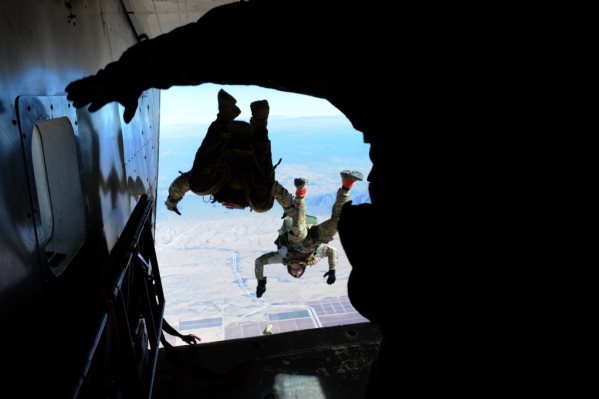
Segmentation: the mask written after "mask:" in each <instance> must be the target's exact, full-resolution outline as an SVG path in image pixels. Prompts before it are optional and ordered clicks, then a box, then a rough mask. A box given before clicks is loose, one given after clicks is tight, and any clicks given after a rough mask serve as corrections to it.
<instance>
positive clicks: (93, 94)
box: [65, 62, 143, 123]
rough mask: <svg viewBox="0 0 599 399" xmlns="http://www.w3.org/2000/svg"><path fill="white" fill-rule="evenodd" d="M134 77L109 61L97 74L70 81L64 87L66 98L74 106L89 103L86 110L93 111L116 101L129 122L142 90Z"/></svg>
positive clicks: (133, 114)
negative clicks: (123, 108)
mask: <svg viewBox="0 0 599 399" xmlns="http://www.w3.org/2000/svg"><path fill="white" fill-rule="evenodd" d="M138 86H139V85H138V84H136V83H135V79H134V78H131V77H130V76H127V74H126V73H124V71H121V70H120V68H119V67H118V66H117V63H114V62H113V63H111V64H108V65H107V66H106V68H104V69H101V70H100V71H98V73H97V74H95V75H92V76H87V77H85V78H83V79H79V80H76V81H74V82H71V83H69V84H68V85H67V87H65V91H66V92H67V100H69V101H72V102H73V105H74V106H75V108H81V107H84V106H86V105H87V104H89V108H88V111H89V112H95V111H97V110H99V109H100V108H102V107H103V106H105V105H106V104H108V103H111V102H113V101H118V102H119V103H120V104H121V105H122V106H123V107H125V111H124V112H123V119H124V120H125V123H129V122H131V119H133V117H134V116H135V111H137V99H138V98H139V96H140V95H141V93H142V92H143V89H142V88H141V87H138Z"/></svg>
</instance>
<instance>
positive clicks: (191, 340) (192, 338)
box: [181, 334, 202, 345]
mask: <svg viewBox="0 0 599 399" xmlns="http://www.w3.org/2000/svg"><path fill="white" fill-rule="evenodd" d="M181 339H182V340H183V341H185V342H186V343H188V344H189V345H191V344H196V343H198V342H200V341H201V340H202V338H200V337H198V336H197V335H195V334H187V335H181Z"/></svg>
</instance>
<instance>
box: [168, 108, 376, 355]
mask: <svg viewBox="0 0 599 399" xmlns="http://www.w3.org/2000/svg"><path fill="white" fill-rule="evenodd" d="M239 119H241V120H247V119H244V118H242V117H240V118H239ZM206 129H207V125H168V126H162V128H161V136H160V165H159V168H160V170H159V186H158V213H157V223H156V250H157V254H158V261H159V266H160V270H161V275H162V279H163V285H164V290H165V296H166V311H165V317H166V319H167V320H168V321H169V323H171V324H172V325H173V326H174V327H175V328H177V329H179V330H180V331H181V332H182V333H190V332H193V333H195V334H196V335H199V336H201V337H202V340H203V342H211V341H218V340H223V339H230V338H239V337H245V336H252V335H258V334H261V333H262V331H263V330H264V328H265V327H266V326H267V325H271V326H272V331H273V333H277V332H281V331H289V330H296V329H302V328H312V327H320V326H329V325H335V324H348V323H355V322H362V321H366V320H365V319H364V318H362V317H361V316H360V315H359V314H358V313H357V312H356V311H355V310H354V309H353V307H352V306H351V304H350V303H349V300H348V298H347V287H346V285H347V278H348V276H349V272H350V270H351V266H350V264H349V262H348V260H347V257H346V256H345V253H344V251H343V249H342V247H341V243H340V241H339V240H338V238H336V239H335V240H333V241H332V242H331V245H333V246H335V247H336V248H337V249H338V250H339V261H338V264H337V281H336V283H335V284H333V285H327V284H326V282H325V279H323V278H322V275H323V274H324V273H325V272H326V271H327V269H328V266H327V261H326V259H323V260H321V261H320V262H319V263H318V264H317V265H315V266H313V267H311V268H309V269H308V270H307V271H306V273H305V274H304V276H303V277H302V278H300V279H295V278H293V277H291V276H290V275H289V274H288V273H287V270H286V267H285V266H283V265H267V266H266V267H265V275H266V276H268V283H267V291H266V293H265V294H264V295H263V296H262V298H256V295H255V290H256V279H255V277H254V259H255V258H256V257H258V256H260V255H261V254H263V253H265V252H269V251H273V250H275V249H276V246H275V245H274V240H275V239H276V237H277V230H278V229H279V227H280V226H281V222H282V220H281V215H282V213H283V211H282V209H281V208H280V207H279V206H278V204H275V206H274V207H273V209H272V210H271V211H269V212H267V213H261V214H258V213H255V212H250V211H249V210H247V209H246V210H228V209H226V208H224V207H223V206H222V205H220V204H211V203H210V202H209V197H200V196H197V195H195V194H193V193H189V194H188V195H187V196H186V197H185V198H184V199H183V201H181V203H180V206H179V208H180V210H181V212H182V214H183V215H182V216H178V215H176V214H174V213H172V212H169V211H168V210H166V208H165V207H164V205H163V204H164V201H165V199H166V197H167V195H168V186H169V184H170V183H171V181H172V180H173V179H174V178H175V177H176V176H177V175H178V171H179V170H180V171H187V170H189V169H190V168H191V165H192V163H193V159H194V156H195V152H196V150H197V148H198V147H199V145H200V143H201V141H202V139H203V137H204V135H205V132H206ZM269 131H270V139H271V143H272V152H273V161H274V162H275V163H276V162H277V161H278V160H279V158H282V159H283V160H282V162H281V164H280V165H279V166H278V168H277V169H276V176H277V180H278V181H279V182H281V184H283V185H284V186H285V187H287V188H288V189H289V190H290V191H291V190H292V189H293V178H295V177H299V176H301V177H306V178H308V179H309V185H308V195H307V197H306V199H307V204H308V213H309V214H311V215H314V216H317V217H318V221H319V222H322V221H324V220H326V219H327V218H328V217H329V216H330V209H331V206H332V204H333V201H334V198H335V192H336V190H337V189H338V188H339V186H340V176H339V171H340V170H342V169H352V170H359V171H361V172H362V173H364V175H365V176H367V174H368V172H369V171H370V169H371V167H372V164H371V162H370V159H369V158H368V150H369V146H368V145H367V144H364V143H363V141H362V135H361V134H360V133H358V132H356V131H355V130H354V129H353V128H352V127H351V125H350V124H349V122H348V121H347V120H346V119H345V118H344V117H334V116H331V117H311V118H295V119H290V118H276V117H273V118H271V120H270V121H269ZM351 199H352V200H353V202H354V203H356V204H357V203H362V202H369V196H368V190H367V183H366V182H358V183H356V185H355V186H354V189H352V191H351ZM169 340H170V341H171V342H173V343H175V344H181V342H180V341H179V340H175V339H174V338H172V339H169Z"/></svg>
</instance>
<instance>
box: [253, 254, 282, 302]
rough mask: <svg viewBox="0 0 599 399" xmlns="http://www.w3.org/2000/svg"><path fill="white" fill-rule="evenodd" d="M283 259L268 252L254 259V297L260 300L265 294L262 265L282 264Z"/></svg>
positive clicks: (264, 278)
mask: <svg viewBox="0 0 599 399" xmlns="http://www.w3.org/2000/svg"><path fill="white" fill-rule="evenodd" d="M282 262H283V258H282V257H281V255H280V254H279V253H278V252H269V253H266V254H264V255H261V256H259V257H257V258H256V261H255V262H254V273H255V274H256V280H258V287H257V288H256V296H257V297H258V298H260V297H261V296H262V294H264V292H266V276H264V265H268V264H273V263H282Z"/></svg>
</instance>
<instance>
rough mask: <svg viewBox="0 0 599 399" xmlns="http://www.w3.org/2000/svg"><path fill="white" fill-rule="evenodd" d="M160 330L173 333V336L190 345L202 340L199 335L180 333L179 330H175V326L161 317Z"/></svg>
mask: <svg viewBox="0 0 599 399" xmlns="http://www.w3.org/2000/svg"><path fill="white" fill-rule="evenodd" d="M162 330H163V331H165V332H166V333H168V334H170V335H174V336H175V337H179V338H181V339H182V340H183V341H185V342H187V343H188V344H190V345H191V344H195V343H197V342H200V341H201V340H202V339H201V338H200V337H198V336H197V335H195V334H185V335H184V334H181V333H180V332H179V331H177V330H175V328H174V327H173V326H171V325H170V324H168V322H167V321H166V319H162ZM196 341H197V342H196Z"/></svg>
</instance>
